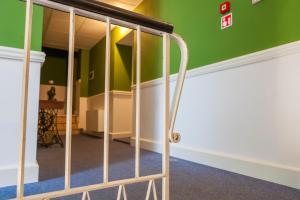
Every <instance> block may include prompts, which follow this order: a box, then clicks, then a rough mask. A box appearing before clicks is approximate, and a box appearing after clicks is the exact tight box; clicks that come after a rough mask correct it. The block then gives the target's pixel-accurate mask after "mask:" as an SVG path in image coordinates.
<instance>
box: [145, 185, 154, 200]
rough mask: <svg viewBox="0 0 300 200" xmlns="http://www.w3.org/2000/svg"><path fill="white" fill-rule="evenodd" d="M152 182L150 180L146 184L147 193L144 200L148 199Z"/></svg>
mask: <svg viewBox="0 0 300 200" xmlns="http://www.w3.org/2000/svg"><path fill="white" fill-rule="evenodd" d="M152 181H153V180H150V181H149V183H148V189H147V193H146V198H145V200H149V198H150V193H151V187H152Z"/></svg>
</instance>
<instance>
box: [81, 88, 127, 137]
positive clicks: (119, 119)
mask: <svg viewBox="0 0 300 200" xmlns="http://www.w3.org/2000/svg"><path fill="white" fill-rule="evenodd" d="M80 108H81V111H80V113H82V115H81V114H80V119H79V121H81V120H82V123H80V124H81V125H80V128H83V129H86V127H85V124H84V123H83V122H84V121H85V120H86V119H85V116H83V113H84V109H86V110H101V109H102V110H103V109H104V94H103V93H101V94H98V95H95V96H91V97H88V98H80ZM81 118H82V119H81ZM99 123H103V122H99ZM110 132H111V134H113V135H114V136H116V137H117V136H118V135H131V134H132V93H131V92H126V91H111V92H110Z"/></svg>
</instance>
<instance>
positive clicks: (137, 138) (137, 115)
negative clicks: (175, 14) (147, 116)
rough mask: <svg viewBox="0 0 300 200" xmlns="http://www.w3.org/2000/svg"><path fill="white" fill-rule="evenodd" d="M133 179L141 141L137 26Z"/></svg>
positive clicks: (139, 56) (137, 169) (138, 165)
mask: <svg viewBox="0 0 300 200" xmlns="http://www.w3.org/2000/svg"><path fill="white" fill-rule="evenodd" d="M135 106H136V107H135V177H136V178H138V177H140V145H141V144H140V139H141V124H140V123H141V122H140V120H141V119H140V118H141V27H140V26H137V58H136V100H135Z"/></svg>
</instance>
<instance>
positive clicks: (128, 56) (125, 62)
mask: <svg viewBox="0 0 300 200" xmlns="http://www.w3.org/2000/svg"><path fill="white" fill-rule="evenodd" d="M126 33H127V31H124V29H123V28H120V27H115V28H114V29H113V30H112V33H111V58H110V59H111V66H110V89H111V90H121V91H130V90H131V68H132V67H131V64H132V63H131V62H132V48H131V47H128V46H124V45H118V44H117V42H118V41H119V40H120V39H122V38H123V37H124V36H125V35H126ZM105 44H106V38H103V39H102V40H101V41H100V42H99V43H98V44H96V45H95V46H94V47H93V48H92V49H91V50H90V68H89V71H94V79H92V80H89V83H88V95H89V96H93V95H96V94H99V93H103V92H104V81H105V80H104V79H105Z"/></svg>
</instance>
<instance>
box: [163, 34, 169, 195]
mask: <svg viewBox="0 0 300 200" xmlns="http://www.w3.org/2000/svg"><path fill="white" fill-rule="evenodd" d="M163 54H164V55H163V81H164V110H163V113H164V117H163V118H164V131H163V163H162V165H163V174H164V175H165V177H164V178H163V183H162V187H163V188H162V191H163V200H169V198H170V197H169V193H170V192H169V186H170V184H169V181H170V180H169V176H170V172H169V170H170V164H169V162H170V159H169V156H170V143H169V131H170V130H169V128H170V126H169V125H170V124H169V123H170V120H169V118H170V36H169V34H167V33H164V35H163Z"/></svg>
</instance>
